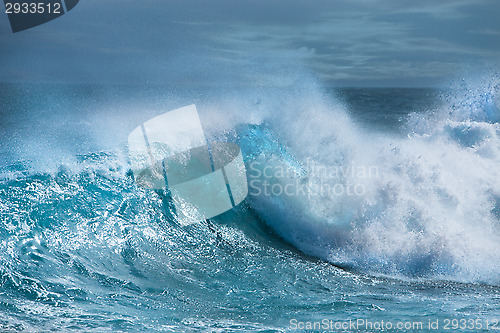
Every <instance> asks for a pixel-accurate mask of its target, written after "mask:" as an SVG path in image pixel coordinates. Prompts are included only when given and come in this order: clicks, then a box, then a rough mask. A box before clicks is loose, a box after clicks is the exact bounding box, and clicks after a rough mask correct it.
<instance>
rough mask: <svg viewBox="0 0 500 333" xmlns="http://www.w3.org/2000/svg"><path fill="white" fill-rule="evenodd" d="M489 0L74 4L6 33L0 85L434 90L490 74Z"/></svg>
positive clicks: (493, 33)
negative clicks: (313, 83)
mask: <svg viewBox="0 0 500 333" xmlns="http://www.w3.org/2000/svg"><path fill="white" fill-rule="evenodd" d="M499 16H500V1H499V0H439V1H437V0H418V1H406V0H287V1H285V0H140V1H132V0H105V1H103V0H80V3H79V4H78V6H76V7H75V8H74V9H73V10H72V11H70V12H69V13H67V14H66V15H63V16H62V17H60V18H58V19H55V20H53V21H51V22H49V23H46V24H44V25H41V26H38V27H35V28H33V29H30V30H26V31H22V32H18V33H15V34H14V33H12V32H11V30H10V26H9V22H8V18H7V15H6V14H2V18H0V81H7V82H13V81H14V82H68V83H104V84H115V83H137V84H146V83H149V84H168V85H170V84H172V85H187V86H190V85H195V84H196V85H206V86H212V85H217V86H225V87H234V86H287V85H288V84H290V83H293V82H295V81H297V80H302V79H305V78H307V79H309V78H312V79H314V80H318V81H319V82H323V83H324V84H328V85H335V86H435V85H442V84H447V83H448V82H449V81H450V80H452V79H454V78H456V77H459V76H461V75H469V74H470V72H474V71H483V70H488V69H493V70H496V71H499V69H500V19H499Z"/></svg>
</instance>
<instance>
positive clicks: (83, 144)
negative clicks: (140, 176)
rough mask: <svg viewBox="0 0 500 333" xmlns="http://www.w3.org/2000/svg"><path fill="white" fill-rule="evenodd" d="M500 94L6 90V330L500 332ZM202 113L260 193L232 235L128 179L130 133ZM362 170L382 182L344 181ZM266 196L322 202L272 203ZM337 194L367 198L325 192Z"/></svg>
mask: <svg viewBox="0 0 500 333" xmlns="http://www.w3.org/2000/svg"><path fill="white" fill-rule="evenodd" d="M495 80H496V79H495V78H492V79H491V81H490V82H486V83H485V84H484V85H479V86H467V85H460V86H457V87H452V88H450V89H447V90H445V91H439V90H436V89H362V88H349V89H347V88H346V89H335V90H334V89H323V90H318V89H317V88H311V87H291V88H287V89H277V88H276V89H263V90H258V89H249V90H248V91H237V92H227V91H225V92H222V93H221V92H216V91H214V89H199V90H197V91H182V90H176V89H171V88H169V87H131V86H116V87H107V86H78V85H74V86H68V85H49V86H42V85H39V86H26V85H25V86H20V85H9V84H3V85H2V86H1V92H0V93H1V97H0V101H1V114H0V116H1V118H2V123H1V126H2V132H1V133H0V135H1V137H0V142H1V146H0V151H1V156H2V158H1V162H0V219H1V222H2V223H1V225H0V262H1V265H0V328H1V329H2V330H3V331H34V332H49V331H62V332H71V331H77V332H80V331H81V332H136V331H137V332H151V331H164V332H294V331H300V332H313V331H318V332H320V331H327V332H379V331H380V332H382V331H384V332H387V331H395V332H442V331H460V332H478V331H484V332H494V331H495V329H496V330H498V329H500V324H498V320H500V280H499V278H498V272H499V270H500V251H499V250H500V168H499V166H500V128H499V124H498V115H499V113H498V108H497V105H498V104H497V103H498V100H497V98H498V83H497V81H495ZM192 103H196V104H197V106H198V109H199V111H200V117H201V120H202V123H203V124H204V126H205V130H206V132H207V133H208V135H209V136H210V137H211V138H213V139H218V140H229V141H235V142H237V143H239V144H240V146H241V147H242V150H243V153H244V158H245V162H246V164H247V170H248V178H249V180H250V181H251V180H254V181H255V182H254V183H253V184H254V186H250V194H249V196H248V198H247V199H246V200H245V201H244V202H243V204H241V205H240V206H238V207H237V208H235V209H234V210H232V211H229V212H227V213H225V214H223V215H221V216H219V217H216V218H214V219H213V220H212V222H213V223H214V225H215V229H216V230H215V232H214V231H213V230H211V229H210V228H209V226H208V225H207V223H206V222H202V223H199V224H195V225H191V226H188V227H184V228H182V227H177V226H176V225H175V224H173V223H172V221H169V220H168V219H166V218H165V215H164V213H163V209H164V207H163V206H162V202H161V200H160V198H159V197H157V196H156V195H155V194H154V193H152V192H150V191H148V190H143V189H140V188H138V187H136V186H135V184H134V181H133V179H132V177H131V176H130V173H129V172H128V170H129V164H128V158H127V148H126V141H127V136H128V133H129V132H130V131H131V130H132V129H133V128H135V127H136V126H137V125H138V124H140V123H141V122H143V121H145V120H147V119H150V118H152V117H153V116H155V115H157V114H160V113H162V112H165V111H168V110H171V109H174V108H177V107H180V106H184V105H188V104H192ZM252 163H253V164H252ZM266 166H270V167H271V169H267V170H268V171H269V172H270V176H269V177H268V176H266V175H264V174H259V170H260V171H262V170H264V169H263V168H265V167H266ZM312 167H315V168H316V169H313V168H312ZM320 167H321V168H322V169H320ZM341 167H342V168H343V169H342V168H341ZM348 167H351V169H355V168H356V170H358V171H359V170H368V168H370V167H371V168H372V169H371V170H374V172H373V173H372V174H370V175H366V174H359V173H357V172H356V173H354V174H351V173H349V172H346V173H345V174H340V175H339V174H336V175H335V177H334V176H332V172H333V171H339V170H340V173H342V170H344V171H345V170H347V168H348ZM282 168H284V169H286V170H288V171H289V173H288V174H287V176H286V177H281V176H280V175H277V174H276V171H277V170H282ZM351 169H349V170H351ZM311 170H326V171H325V172H329V173H328V174H321V173H319V172H316V173H314V172H311ZM375 171H376V172H375ZM266 180H267V181H269V182H270V183H272V184H278V185H279V184H281V185H283V184H288V183H290V182H291V183H292V184H298V183H296V182H300V184H307V187H306V193H305V195H304V194H302V193H298V192H294V194H292V195H277V194H276V193H271V194H270V195H265V194H264V192H263V191H262V190H263V189H264V187H263V184H264V181H266ZM324 184H329V185H337V184H340V185H342V186H341V187H339V188H343V189H347V188H348V186H349V184H351V185H353V186H356V185H357V186H358V187H357V188H358V189H363V190H362V191H361V190H359V191H358V192H357V193H355V194H354V195H351V194H348V193H347V192H345V191H344V192H335V193H333V194H331V193H326V194H325V193H322V192H321V191H320V192H318V191H316V192H314V191H312V189H314V188H315V187H314V186H319V185H324ZM259 189H260V190H261V191H260V192H259V191H258V190H259ZM382 322H383V323H384V324H382ZM308 323H309V324H308ZM353 323H356V325H354V326H353ZM388 323H390V325H391V327H389V326H388ZM308 325H310V326H311V329H308V327H309V326H308ZM315 325H316V326H315ZM320 325H322V326H320ZM384 325H385V326H384ZM398 325H399V326H398Z"/></svg>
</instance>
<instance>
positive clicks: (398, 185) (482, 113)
mask: <svg viewBox="0 0 500 333" xmlns="http://www.w3.org/2000/svg"><path fill="white" fill-rule="evenodd" d="M425 93H426V92H425V91H420V92H419V91H412V92H410V91H408V90H406V91H405V90H404V89H403V90H398V89H393V90H388V91H383V90H378V91H377V90H375V91H372V92H371V93H370V92H369V91H368V92H367V91H366V90H365V91H361V90H359V91H356V90H354V91H352V90H351V91H347V92H345V95H346V96H347V97H345V99H349V98H350V97H349V96H351V97H353V96H356V97H357V98H363V94H368V95H371V96H370V97H371V100H370V98H367V100H368V102H370V103H371V104H372V105H374V107H375V108H377V103H380V100H382V99H383V98H386V96H387V95H389V94H392V97H391V98H392V99H393V100H394V102H393V103H394V104H395V105H393V106H394V107H400V108H404V104H405V103H408V99H411V98H415V96H418V95H419V94H420V95H423V96H420V98H422V97H425ZM427 93H431V92H427ZM349 94H350V95H349ZM377 94H378V96H377ZM412 94H413V96H411V95H412ZM360 95H361V96H360ZM376 97H378V98H379V100H377V99H376ZM424 100H425V98H424ZM427 100H429V97H427ZM499 101H500V88H499V82H498V78H497V77H495V78H493V79H489V81H486V82H485V83H484V82H483V83H482V84H481V85H476V86H471V85H465V84H463V85H462V86H459V87H457V88H454V89H451V90H450V91H448V92H446V93H443V94H441V96H440V97H439V98H438V102H435V103H433V104H432V108H428V109H423V110H421V111H424V112H410V113H409V114H406V115H405V116H404V117H403V118H402V119H401V118H400V120H402V121H400V127H399V130H398V133H396V132H394V129H393V132H392V133H391V131H388V130H387V129H386V128H385V127H386V125H387V124H377V122H376V120H375V121H374V120H373V119H370V118H367V120H368V122H371V123H372V126H371V129H370V128H367V126H366V124H363V123H362V121H361V122H360V120H359V119H358V120H356V119H353V118H352V117H349V116H348V112H347V111H346V108H345V107H344V106H343V105H333V106H332V103H319V104H318V103H317V102H316V103H311V100H310V99H309V97H307V98H305V99H303V100H301V101H299V103H297V101H293V105H285V106H284V109H286V110H287V112H283V113H280V114H279V117H277V118H276V119H271V120H270V121H269V125H268V126H269V127H270V128H271V129H272V131H273V133H274V137H273V135H268V140H269V141H271V142H272V141H275V146H276V147H280V148H279V149H278V148H271V150H270V151H267V152H266V151H263V152H261V153H260V155H259V156H256V157H255V159H254V160H253V161H254V165H255V167H253V168H252V167H250V168H249V169H250V174H249V177H250V179H254V185H255V186H250V187H251V188H253V193H254V194H257V195H254V196H250V199H249V201H250V203H251V205H252V207H254V208H255V209H256V211H258V212H259V214H260V215H261V216H262V217H263V218H264V219H265V220H266V221H267V222H268V224H269V225H271V226H272V227H273V229H275V230H276V231H277V232H278V233H279V234H280V235H281V236H282V237H283V238H284V239H286V240H287V241H289V242H291V243H292V244H294V246H296V247H297V248H299V249H301V250H302V251H304V252H305V253H307V254H310V255H313V256H316V257H319V258H322V259H323V260H326V261H329V262H332V263H335V264H338V265H340V266H345V267H349V268H353V269H356V270H360V271H362V272H368V273H382V274H389V275H396V276H410V277H427V278H429V277H432V278H443V279H452V280H458V281H468V282H485V283H495V284H497V283H499V281H500V280H498V273H497V272H498V271H499V270H500V251H499V249H500V125H499V123H498V120H499V117H500V104H499ZM290 104H292V103H290ZM369 107H370V105H369V104H368V105H366V104H365V108H369ZM385 107H386V108H387V107H388V106H385ZM429 107H430V106H429ZM288 110H294V112H289V111H288ZM377 111H379V110H375V112H377ZM355 112H356V110H355ZM380 112H381V113H382V114H384V113H386V114H390V113H391V110H387V109H382V110H380ZM372 113H373V112H372ZM394 113H395V114H396V115H397V114H398V112H394ZM389 121H390V120H389ZM389 121H388V122H389ZM378 122H379V123H380V120H379V121H378ZM259 131H260V130H255V129H253V130H251V131H250V134H249V135H247V136H246V137H247V138H250V140H251V141H253V142H254V143H255V142H259V141H258V137H260V136H265V135H266V134H265V133H267V132H266V131H267V130H266V131H263V132H262V133H264V134H259ZM259 144H260V143H259ZM249 145H250V146H251V144H249ZM281 147H286V149H287V152H286V153H285V154H284V153H283V152H282V151H281V150H282V149H281ZM280 155H281V156H282V157H281V158H279V157H278V158H277V156H280ZM290 155H291V156H292V157H293V158H290ZM251 163H252V162H250V164H251ZM269 165H271V166H269ZM266 166H267V167H266ZM266 168H267V170H266ZM283 170H285V172H283ZM252 171H253V174H252ZM266 171H267V172H266ZM250 185H252V183H250ZM286 189H288V193H286V192H287V191H286Z"/></svg>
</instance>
